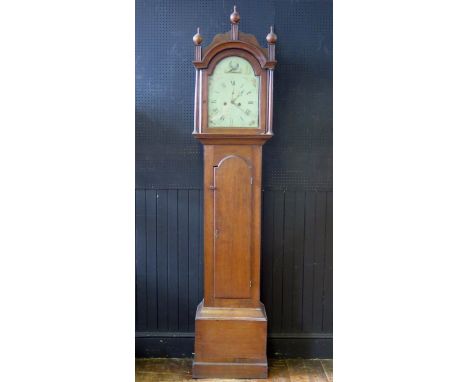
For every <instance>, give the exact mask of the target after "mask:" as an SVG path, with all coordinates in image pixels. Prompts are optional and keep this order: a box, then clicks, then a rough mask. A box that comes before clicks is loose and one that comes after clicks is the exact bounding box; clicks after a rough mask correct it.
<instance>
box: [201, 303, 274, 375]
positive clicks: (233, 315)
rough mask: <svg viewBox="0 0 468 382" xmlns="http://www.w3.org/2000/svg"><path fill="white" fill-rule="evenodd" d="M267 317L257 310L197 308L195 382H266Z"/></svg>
mask: <svg viewBox="0 0 468 382" xmlns="http://www.w3.org/2000/svg"><path fill="white" fill-rule="evenodd" d="M266 339H267V317H266V313H265V308H264V306H263V304H262V303H260V304H259V307H258V308H215V307H205V306H204V305H203V301H202V302H201V303H200V305H198V308H197V315H196V317H195V359H194V361H193V369H192V376H193V378H267V377H268V363H267V357H266Z"/></svg>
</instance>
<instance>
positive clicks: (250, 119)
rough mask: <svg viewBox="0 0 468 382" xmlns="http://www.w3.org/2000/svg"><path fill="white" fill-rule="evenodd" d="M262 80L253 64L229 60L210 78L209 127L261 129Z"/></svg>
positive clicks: (243, 60)
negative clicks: (259, 124)
mask: <svg viewBox="0 0 468 382" xmlns="http://www.w3.org/2000/svg"><path fill="white" fill-rule="evenodd" d="M259 85H260V78H259V77H258V76H256V75H255V72H254V71H253V68H252V66H251V65H250V63H249V62H248V61H247V60H246V59H244V58H242V57H237V56H231V57H226V58H224V59H222V60H221V61H220V62H218V64H217V65H216V68H215V69H214V71H213V74H212V75H211V76H210V77H208V127H211V128H247V129H249V128H250V129H256V128H258V98H259V88H260V86H259Z"/></svg>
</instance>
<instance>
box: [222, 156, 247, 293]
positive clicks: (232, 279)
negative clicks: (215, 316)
mask: <svg viewBox="0 0 468 382" xmlns="http://www.w3.org/2000/svg"><path fill="white" fill-rule="evenodd" d="M214 186H215V190H214V230H215V232H214V236H215V245H214V274H215V276H214V277H215V280H214V295H215V298H250V297H251V289H250V281H251V260H252V258H251V256H252V253H251V252H252V248H251V221H252V170H251V167H250V165H249V164H248V163H247V162H246V161H245V160H244V159H243V158H240V157H238V156H236V155H231V156H228V157H226V158H225V159H223V160H222V161H221V162H220V163H219V165H218V166H215V167H214Z"/></svg>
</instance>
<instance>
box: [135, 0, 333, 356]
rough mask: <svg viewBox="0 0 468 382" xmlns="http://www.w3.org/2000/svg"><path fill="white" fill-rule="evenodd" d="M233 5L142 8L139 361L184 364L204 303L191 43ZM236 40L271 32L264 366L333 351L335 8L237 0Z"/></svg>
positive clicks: (222, 24) (145, 3)
mask: <svg viewBox="0 0 468 382" xmlns="http://www.w3.org/2000/svg"><path fill="white" fill-rule="evenodd" d="M233 4H234V3H233V2H227V1H209V0H203V1H189V0H178V1H173V0H160V1H158V0H136V73H135V77H136V337H137V341H136V348H137V356H150V355H153V356H155V355H157V356H171V355H172V356H184V355H185V356H190V355H191V352H192V351H193V329H194V328H193V326H194V318H195V309H196V306H197V304H198V303H199V302H200V301H201V299H202V296H203V251H202V248H203V235H202V233H203V232H202V224H203V216H202V215H203V204H202V200H203V192H202V182H203V158H202V152H203V149H202V146H201V144H200V143H199V142H198V141H197V140H196V139H194V138H193V137H192V135H191V132H192V130H193V94H194V82H195V78H194V68H193V65H192V60H193V43H192V36H193V34H194V33H195V32H196V27H198V26H199V27H200V29H201V34H202V36H203V38H204V41H203V44H202V45H203V46H206V45H207V44H208V43H209V42H210V41H211V39H212V38H213V36H214V35H215V34H217V33H220V32H224V31H227V30H229V14H230V13H231V11H232V6H233ZM236 5H237V8H238V10H239V12H240V15H241V22H240V30H241V31H243V32H247V33H252V34H254V35H255V36H256V37H257V39H258V41H259V42H260V43H261V44H263V45H264V46H266V41H265V36H266V34H267V33H268V31H269V26H270V25H274V26H275V32H276V34H277V35H278V42H277V49H276V52H277V60H278V66H277V68H276V70H275V90H274V97H275V99H274V105H275V107H274V124H273V129H274V133H275V136H274V137H273V138H272V139H271V140H270V141H269V142H267V143H266V144H265V146H264V148H263V179H262V182H263V189H264V191H263V195H262V198H263V211H262V274H261V283H262V284H261V294H262V301H263V302H264V303H265V307H266V309H267V314H268V320H269V342H268V346H269V352H270V355H285V356H323V357H325V356H331V352H332V346H331V342H332V331H333V320H332V314H333V310H332V296H333V285H332V232H333V231H332V224H333V221H332V220H333V218H332V216H333V215H332V208H333V207H332V206H333V193H332V189H333V185H332V2H331V1H328V0H303V1H301V0H297V1H293V2H291V1H286V0H277V1H267V0H258V1H247V0H238V1H236Z"/></svg>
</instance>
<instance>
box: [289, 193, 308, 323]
mask: <svg viewBox="0 0 468 382" xmlns="http://www.w3.org/2000/svg"><path fill="white" fill-rule="evenodd" d="M305 197H306V194H305V192H302V191H297V192H296V205H295V212H294V255H293V256H294V269H293V273H292V275H289V277H291V278H292V279H293V287H292V294H291V310H292V313H291V315H292V328H291V331H292V332H300V331H301V330H302V298H303V285H304V284H303V280H304V239H305V237H304V231H305V230H304V227H305V217H306V208H305Z"/></svg>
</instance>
